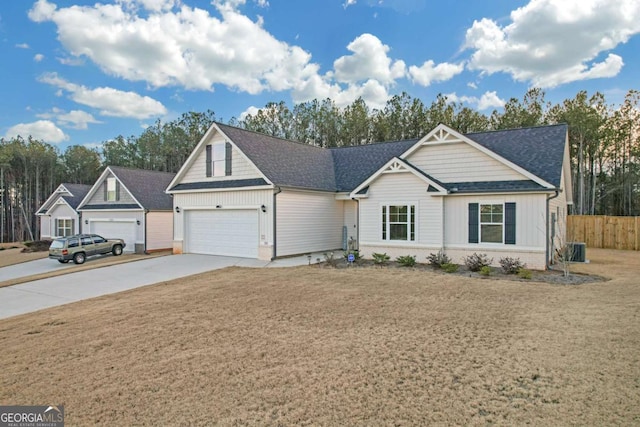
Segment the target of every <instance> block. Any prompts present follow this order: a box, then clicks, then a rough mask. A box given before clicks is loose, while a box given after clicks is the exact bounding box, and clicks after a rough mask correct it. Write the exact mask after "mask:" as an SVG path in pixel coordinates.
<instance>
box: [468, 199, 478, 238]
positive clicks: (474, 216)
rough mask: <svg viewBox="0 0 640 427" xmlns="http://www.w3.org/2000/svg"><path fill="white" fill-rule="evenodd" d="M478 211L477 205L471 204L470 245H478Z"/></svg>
mask: <svg viewBox="0 0 640 427" xmlns="http://www.w3.org/2000/svg"><path fill="white" fill-rule="evenodd" d="M478 211H479V206H478V204H477V203H469V243H478V234H479V233H478V225H479V224H478V223H479V219H480V218H479V217H478Z"/></svg>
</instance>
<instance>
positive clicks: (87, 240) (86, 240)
mask: <svg viewBox="0 0 640 427" xmlns="http://www.w3.org/2000/svg"><path fill="white" fill-rule="evenodd" d="M82 245H83V246H84V245H93V240H91V237H89V236H86V237H83V238H82Z"/></svg>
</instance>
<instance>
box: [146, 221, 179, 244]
mask: <svg viewBox="0 0 640 427" xmlns="http://www.w3.org/2000/svg"><path fill="white" fill-rule="evenodd" d="M146 226H147V251H157V250H161V249H171V247H172V246H173V212H170V211H167V212H149V213H147V220H146Z"/></svg>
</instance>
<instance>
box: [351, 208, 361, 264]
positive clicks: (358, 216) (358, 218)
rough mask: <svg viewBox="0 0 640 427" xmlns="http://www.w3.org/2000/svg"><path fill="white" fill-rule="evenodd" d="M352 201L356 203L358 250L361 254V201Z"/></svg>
mask: <svg viewBox="0 0 640 427" xmlns="http://www.w3.org/2000/svg"><path fill="white" fill-rule="evenodd" d="M351 200H353V201H354V202H356V245H357V246H358V247H357V248H356V250H357V251H358V252H360V200H358V199H356V198H355V197H352V198H351Z"/></svg>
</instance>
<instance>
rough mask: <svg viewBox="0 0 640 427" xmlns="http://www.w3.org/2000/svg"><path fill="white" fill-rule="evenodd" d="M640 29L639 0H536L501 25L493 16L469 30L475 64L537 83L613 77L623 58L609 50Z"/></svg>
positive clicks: (472, 66) (550, 84) (546, 84)
mask: <svg viewBox="0 0 640 427" xmlns="http://www.w3.org/2000/svg"><path fill="white" fill-rule="evenodd" d="M637 33H640V2H638V1H637V0H619V1H615V2H611V1H609V0H563V1H556V0H531V1H530V2H529V3H528V4H527V5H525V6H523V7H521V8H519V9H516V10H514V11H513V12H512V13H511V22H510V23H509V24H508V25H506V26H504V27H501V26H499V25H498V24H497V23H496V22H494V21H492V20H489V19H486V18H485V19H482V20H480V21H475V22H474V23H473V25H472V27H471V28H469V29H468V30H467V33H466V41H465V47H466V48H468V49H471V50H473V53H472V55H471V60H470V62H469V68H470V69H476V70H481V71H482V72H484V73H488V74H492V73H496V72H505V73H508V74H511V76H512V77H513V78H514V79H516V80H518V81H529V82H531V83H532V85H534V86H539V87H554V86H558V85H560V84H563V83H568V82H572V81H578V80H586V79H592V78H599V77H613V76H615V75H617V74H618V73H619V72H620V70H621V69H622V66H623V59H622V58H621V57H620V56H618V55H616V54H613V53H608V56H607V57H606V58H604V60H602V59H599V57H600V56H601V55H603V54H604V53H605V52H607V51H610V50H611V49H614V48H615V47H616V46H617V45H619V44H621V43H626V42H627V41H628V40H629V38H630V37H631V36H633V35H634V34H637Z"/></svg>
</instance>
